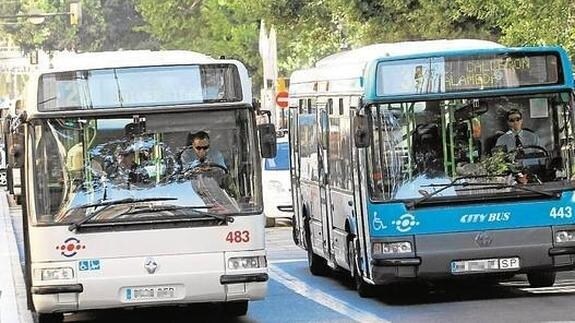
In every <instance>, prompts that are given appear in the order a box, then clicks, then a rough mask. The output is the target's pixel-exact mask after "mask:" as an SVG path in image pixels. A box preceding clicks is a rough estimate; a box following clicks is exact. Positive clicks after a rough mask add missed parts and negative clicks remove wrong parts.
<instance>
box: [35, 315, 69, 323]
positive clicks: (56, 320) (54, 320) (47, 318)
mask: <svg viewBox="0 0 575 323" xmlns="http://www.w3.org/2000/svg"><path fill="white" fill-rule="evenodd" d="M37 316H38V323H61V322H63V321H64V314H62V313H37Z"/></svg>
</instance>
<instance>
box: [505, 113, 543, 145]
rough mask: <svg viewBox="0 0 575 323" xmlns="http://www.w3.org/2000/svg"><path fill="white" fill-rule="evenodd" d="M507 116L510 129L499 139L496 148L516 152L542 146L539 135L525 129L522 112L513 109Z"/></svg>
mask: <svg viewBox="0 0 575 323" xmlns="http://www.w3.org/2000/svg"><path fill="white" fill-rule="evenodd" d="M505 115H506V120H507V124H508V125H509V128H510V129H509V131H507V132H506V133H504V134H503V135H501V137H499V138H497V143H496V144H495V146H505V147H506V148H507V151H514V150H518V149H521V148H523V147H529V146H541V143H540V141H539V136H537V134H535V133H533V132H531V131H529V130H525V129H523V115H522V114H521V111H519V110H518V109H511V110H509V111H508V112H507V113H506V114H505Z"/></svg>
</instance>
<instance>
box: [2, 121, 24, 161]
mask: <svg viewBox="0 0 575 323" xmlns="http://www.w3.org/2000/svg"><path fill="white" fill-rule="evenodd" d="M25 120H26V114H25V113H21V114H20V115H18V116H17V117H13V118H10V119H8V120H7V124H6V125H5V129H4V133H5V135H7V140H6V141H7V142H6V145H7V149H6V152H7V159H8V165H9V166H11V167H13V168H21V167H23V166H24V132H23V122H24V121H25Z"/></svg>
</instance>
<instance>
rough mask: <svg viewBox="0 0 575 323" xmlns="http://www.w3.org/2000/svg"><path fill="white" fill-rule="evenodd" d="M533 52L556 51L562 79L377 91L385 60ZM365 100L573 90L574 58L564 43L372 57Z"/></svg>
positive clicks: (430, 98) (423, 98) (368, 69)
mask: <svg viewBox="0 0 575 323" xmlns="http://www.w3.org/2000/svg"><path fill="white" fill-rule="evenodd" d="M506 53H508V54H519V53H526V54H533V53H556V54H557V55H558V56H559V60H560V62H561V70H562V71H563V75H562V76H563V82H562V83H561V84H556V85H545V86H529V87H524V88H506V89H485V90H469V91H461V92H452V93H449V94H446V93H429V94H417V95H413V94H409V95H393V96H378V95H377V66H378V64H379V63H381V62H386V61H389V62H391V61H401V60H407V59H418V58H433V57H453V56H464V55H465V56H473V55H480V54H484V55H486V54H495V55H497V54H502V55H503V54H506ZM364 80H365V82H363V84H364V104H370V103H386V102H398V101H413V100H441V99H445V97H446V95H448V96H449V97H450V98H463V97H469V96H470V95H475V96H477V97H486V96H492V95H505V94H507V95H517V94H529V93H531V94H532V93H538V92H561V91H572V90H573V84H575V83H574V79H573V70H572V66H571V61H570V59H569V55H568V54H567V52H566V51H565V50H564V49H563V48H561V47H555V46H544V47H518V48H505V47H503V48H488V49H480V50H477V49H475V50H450V51H445V52H437V53H433V54H416V55H405V56H394V57H389V58H385V57H384V58H380V59H377V60H374V61H371V62H370V63H369V64H368V65H367V66H366V69H365V75H364Z"/></svg>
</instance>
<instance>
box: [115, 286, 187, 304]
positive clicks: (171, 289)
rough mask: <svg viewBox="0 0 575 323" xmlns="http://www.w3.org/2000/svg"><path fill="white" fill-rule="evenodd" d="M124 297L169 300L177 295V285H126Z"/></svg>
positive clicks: (139, 299) (134, 299) (127, 298)
mask: <svg viewBox="0 0 575 323" xmlns="http://www.w3.org/2000/svg"><path fill="white" fill-rule="evenodd" d="M123 294H124V299H125V300H126V301H128V302H132V301H154V300H169V299H175V298H177V297H178V288H177V286H147V287H128V288H125V289H124V292H123Z"/></svg>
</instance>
